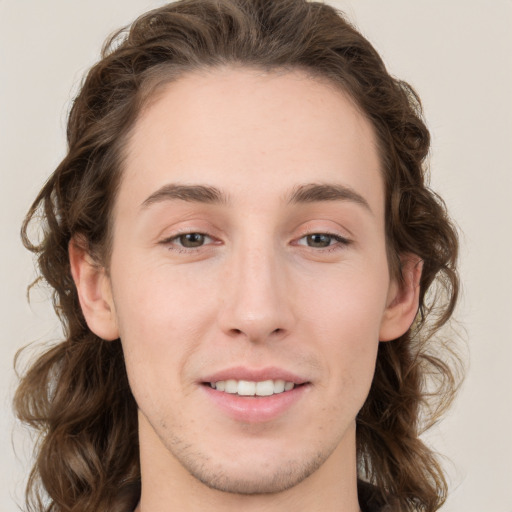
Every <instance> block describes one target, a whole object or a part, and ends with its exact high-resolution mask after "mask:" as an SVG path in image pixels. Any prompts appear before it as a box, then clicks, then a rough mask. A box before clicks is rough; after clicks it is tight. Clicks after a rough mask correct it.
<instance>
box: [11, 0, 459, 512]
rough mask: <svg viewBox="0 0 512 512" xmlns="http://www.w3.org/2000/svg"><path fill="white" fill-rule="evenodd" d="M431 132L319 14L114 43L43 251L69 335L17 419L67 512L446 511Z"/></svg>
mask: <svg viewBox="0 0 512 512" xmlns="http://www.w3.org/2000/svg"><path fill="white" fill-rule="evenodd" d="M419 110H420V109H419V102H418V100H417V97H416V96H415V94H414V92H413V91H412V90H411V89H410V88H409V87H408V86H407V85H406V84H403V83H401V82H397V81H396V80H394V79H393V78H391V77H390V76H389V75H388V73H387V72H386V70H385V68H384V65H383V64H382V61H381V60H380V58H379V56H378V55H377V53H376V52H375V50H374V49H373V48H372V47H371V45H370V44H369V43H368V42H367V41H366V40H365V39H364V38H363V37H362V36H361V35H360V34H359V33H358V32H357V31H355V30H354V29H353V28H352V27H351V26H350V25H349V24H348V23H347V22H346V21H345V20H344V19H343V18H342V17H341V16H340V15H339V14H338V13H336V12H335V11H334V10H333V9H332V8H330V7H328V6H325V5H322V4H319V3H307V2H303V1H300V0H286V1H280V2H268V1H263V0H260V1H258V0H225V1H220V2H219V1H213V0H211V1H208V0H185V1H183V2H178V3H175V4H169V5H168V6H165V7H163V8H161V9H158V10H156V11H153V12H151V13H148V14H147V15H145V16H143V17H141V18H140V19H139V20H137V22H135V23H134V25H133V26H132V27H131V29H130V31H129V32H128V33H127V34H120V35H118V37H117V38H115V39H114V40H112V41H111V43H110V46H109V48H108V49H107V50H106V51H105V54H104V57H103V59H102V60H101V61H100V62H99V63H98V64H97V65H96V66H95V67H93V68H92V70H91V71H90V73H89V75H88V77H87V80H86V81H85V83H84V85H83V88H82V90H81V92H80V94H79V95H78V97H77V99H76V101H75V103H74V106H73V109H72V112H71V114H70V119H69V125H68V141H69V152H68V154H67V156H66V157H65V159H64V160H63V162H62V163H61V164H60V166H59V167H58V168H57V170H56V171H55V173H54V174H53V175H52V177H51V178H50V180H49V181H48V183H47V184H46V185H45V187H44V188H43V190H42V191H41V193H40V194H39V196H38V198H37V199H36V201H35V203H34V205H33V207H32V209H31V211H30V212H29V214H28V216H27V220H26V224H25V227H24V233H25V238H24V240H25V243H26V245H27V247H28V248H30V249H31V250H33V251H34V252H36V253H37V254H38V255H39V264H40V269H41V274H42V276H43V277H44V278H45V279H46V280H47V281H48V283H49V284H50V285H51V286H53V287H54V289H55V291H56V305H57V308H58V311H59V312H60V314H61V318H62V319H63V322H64V325H65V327H66V335H67V338H66V340H64V341H63V342H62V343H61V344H60V345H58V346H56V347H55V348H53V349H52V350H50V351H48V352H47V353H46V354H44V355H42V356H41V358H40V359H39V360H38V361H37V362H36V363H35V364H34V365H33V367H32V368H31V369H30V370H29V372H28V373H27V375H26V376H25V377H24V380H23V381H22V383H21V384H20V387H19V390H18V393H17V397H16V405H17V409H18V413H19V416H20V418H22V419H23V420H25V421H27V422H28V423H30V424H32V425H34V426H35V427H37V428H39V429H41V431H42V432H44V437H43V439H42V442H41V445H40V450H39V453H38V458H37V461H36V464H35V466H34V470H33V474H32V480H31V482H30V486H31V489H36V485H37V482H38V481H41V483H42V485H43V488H44V492H45V493H46V494H47V495H48V497H49V499H50V500H51V501H50V503H51V504H52V507H53V509H52V510H80V511H89V510H90V511H93V510H94V511H99V510H104V511H107V510H109V511H110V510H123V511H125V510H126V511H128V510H133V509H134V508H136V510H138V511H142V512H157V511H163V510H175V509H176V510H191V511H195V510H213V511H215V510H274V511H279V510H284V509H290V508H293V509H294V510H298V511H300V510H308V511H311V510H318V511H341V512H355V511H358V510H363V511H373V510H396V511H400V510H426V511H434V510H437V509H438V508H439V506H440V505H441V504H442V502H443V500H444V493H445V491H446V489H445V487H446V485H445V482H444V478H443V474H442V471H441V469H440V467H439V465H438V464H437V462H436V460H435V458H434V457H433V455H432V453H431V452H430V451H429V450H428V449H427V448H426V447H425V446H424V445H423V443H422V442H421V440H420V439H419V438H418V435H419V433H420V429H421V428H422V424H421V423H420V414H424V411H423V410H422V409H421V407H420V406H421V405H422V404H423V401H424V400H425V396H426V393H427V389H426V387H425V386H426V384H425V377H426V376H427V375H428V374H429V372H430V371H432V370H435V371H437V372H438V375H439V376H440V377H441V382H448V385H447V386H446V388H443V389H441V390H440V392H442V395H441V396H442V398H443V403H448V402H449V399H450V397H451V396H452V395H453V392H454V389H453V388H454V386H453V385H452V386H451V387H450V385H449V384H450V383H451V382H452V381H451V380H450V379H451V378H452V375H451V373H450V369H449V368H448V367H447V366H446V364H444V363H443V362H442V360H441V359H438V358H436V357H433V356H432V355H431V350H430V347H428V346H427V343H428V344H431V343H432V341H431V338H430V335H431V334H432V329H434V330H435V329H437V328H439V327H440V326H441V325H442V324H443V323H445V322H446V321H447V320H448V318H449V316H450V315H451V313H452V311H453V307H454V305H455V301H456V296H457V283H458V281H457V275H456V271H455V261H456V255H457V240H456V235H455V232H454V230H453V228H452V226H451V224H450V222H449V220H448V218H447V216H446V213H445V210H444V208H443V206H442V205H441V204H440V203H439V201H438V200H437V199H436V196H435V195H434V194H433V193H432V192H431V191H430V190H429V189H428V188H427V187H426V185H425V181H424V174H423V167H422V164H423V161H424V159H425V156H426V154H427V152H428V148H429V136H428V131H427V130H426V128H425V126H424V124H423V122H422V120H421V117H420V114H419ZM40 211H42V212H43V214H44V219H45V222H46V225H45V226H44V227H43V229H44V233H45V238H44V240H43V242H42V243H41V244H40V245H37V246H35V245H32V244H31V243H30V241H29V240H28V237H27V236H26V229H27V226H28V223H29V222H30V221H31V220H32V218H33V217H34V215H36V214H37V213H38V212H40ZM436 284H441V285H444V286H445V290H446V291H447V297H446V302H445V303H444V304H442V303H440V302H439V303H436V309H435V313H436V315H437V316H435V317H434V318H429V317H431V316H432V315H431V313H432V312H431V311H430V309H431V308H430V307H429V303H428V300H427V295H426V294H427V291H428V290H429V288H430V287H431V286H432V285H436ZM427 320H428V321H429V322H430V323H427ZM411 326H412V327H411ZM443 379H445V380H443ZM439 412H440V410H436V411H435V414H436V415H437V414H438V413H439ZM365 482H369V483H365ZM36 499H37V498H36ZM37 506H38V507H39V508H36V509H37V510H47V509H48V508H44V506H43V505H41V504H39V505H37Z"/></svg>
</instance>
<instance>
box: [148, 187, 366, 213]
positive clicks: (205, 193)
mask: <svg viewBox="0 0 512 512" xmlns="http://www.w3.org/2000/svg"><path fill="white" fill-rule="evenodd" d="M169 200H180V201H188V202H193V203H206V204H228V202H229V199H228V196H227V195H226V194H225V193H224V192H222V191H221V190H219V189H218V188H216V187H212V186H208V185H180V184H177V183H169V184H167V185H164V186H163V187H160V188H159V189H158V190H156V191H155V192H153V193H152V194H151V195H150V196H149V197H148V198H147V199H145V200H144V202H143V203H142V205H141V207H142V208H147V207H149V206H151V205H152V204H154V203H159V202H162V201H169ZM321 201H351V202H353V203H356V204H359V205H361V206H363V207H364V208H365V209H366V210H368V211H369V212H370V213H372V210H371V208H370V205H369V204H368V201H366V199H365V198H364V197H363V196H362V195H361V194H359V193H358V192H356V191H355V190H354V189H352V188H350V187H347V186H345V185H339V184H331V183H307V184H303V185H298V186H296V187H295V188H294V189H293V190H292V192H291V194H290V195H289V196H288V198H287V202H288V203H289V204H304V203H315V202H321Z"/></svg>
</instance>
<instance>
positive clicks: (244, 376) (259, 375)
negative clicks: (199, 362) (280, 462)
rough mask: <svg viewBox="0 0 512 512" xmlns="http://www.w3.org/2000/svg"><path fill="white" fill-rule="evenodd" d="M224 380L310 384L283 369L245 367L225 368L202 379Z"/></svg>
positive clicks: (206, 380) (205, 380) (210, 380)
mask: <svg viewBox="0 0 512 512" xmlns="http://www.w3.org/2000/svg"><path fill="white" fill-rule="evenodd" d="M224 380H247V381H252V382H261V381H264V380H284V381H285V382H293V383H294V384H304V383H306V382H308V380H307V379H304V378H302V377H300V376H298V375H297V374H295V373H293V372H290V371H288V370H285V369H283V368H277V367H266V368H247V367H245V366H236V367H231V368H225V369H223V370H220V371H217V372H215V373H213V374H211V375H208V376H206V377H205V378H204V379H202V382H219V381H224Z"/></svg>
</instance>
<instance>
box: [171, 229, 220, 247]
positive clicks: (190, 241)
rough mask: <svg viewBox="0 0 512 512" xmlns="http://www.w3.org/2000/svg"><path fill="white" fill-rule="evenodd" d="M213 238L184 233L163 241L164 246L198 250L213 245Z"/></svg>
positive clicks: (199, 234)
mask: <svg viewBox="0 0 512 512" xmlns="http://www.w3.org/2000/svg"><path fill="white" fill-rule="evenodd" d="M212 241H213V240H212V238H211V237H209V236H208V235H205V234H204V233H183V234H181V235H176V236H173V237H171V238H167V239H166V240H163V241H162V243H163V244H172V245H175V246H177V247H178V248H180V249H181V248H183V249H197V248H199V247H202V246H203V245H206V244H210V243H212Z"/></svg>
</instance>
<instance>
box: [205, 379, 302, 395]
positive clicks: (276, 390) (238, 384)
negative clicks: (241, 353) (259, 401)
mask: <svg viewBox="0 0 512 512" xmlns="http://www.w3.org/2000/svg"><path fill="white" fill-rule="evenodd" d="M203 384H204V385H206V386H209V387H211V388H212V389H215V390H217V391H221V392H223V393H229V394H230V395H238V396H244V397H266V396H272V395H278V394H281V393H286V392H288V391H292V390H293V389H295V388H296V387H299V386H303V385H304V384H305V383H303V384H296V383H294V382H292V381H285V380H282V379H275V380H274V379H267V380H260V381H251V380H235V379H228V380H218V381H215V382H205V383H203Z"/></svg>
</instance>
